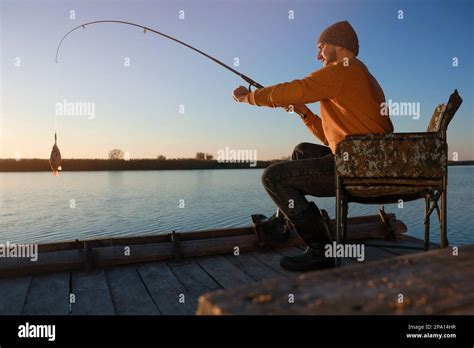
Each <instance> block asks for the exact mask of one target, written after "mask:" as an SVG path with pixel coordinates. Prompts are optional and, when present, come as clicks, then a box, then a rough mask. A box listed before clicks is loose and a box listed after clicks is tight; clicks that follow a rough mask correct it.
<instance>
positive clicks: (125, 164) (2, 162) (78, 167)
mask: <svg viewBox="0 0 474 348" xmlns="http://www.w3.org/2000/svg"><path fill="white" fill-rule="evenodd" d="M273 162H275V161H257V163H256V166H250V165H251V164H252V165H253V164H254V163H248V162H241V163H219V162H218V161H216V160H197V159H167V160H161V159H130V160H128V161H126V160H110V159H63V161H62V169H63V171H95V170H104V171H105V170H177V169H178V170H179V169H248V168H265V167H267V166H268V165H269V164H271V163H273ZM50 170H51V168H50V166H49V160H47V159H22V160H20V161H16V160H15V159H0V172H42V171H50Z"/></svg>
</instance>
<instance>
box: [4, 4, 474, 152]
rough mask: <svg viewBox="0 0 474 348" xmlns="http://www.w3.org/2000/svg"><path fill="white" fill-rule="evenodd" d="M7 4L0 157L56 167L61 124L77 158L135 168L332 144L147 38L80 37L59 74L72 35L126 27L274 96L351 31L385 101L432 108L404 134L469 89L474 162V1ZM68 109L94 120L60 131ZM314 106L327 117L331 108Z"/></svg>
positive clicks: (67, 122)
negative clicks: (144, 162)
mask: <svg viewBox="0 0 474 348" xmlns="http://www.w3.org/2000/svg"><path fill="white" fill-rule="evenodd" d="M0 3H1V20H0V30H1V53H0V59H1V63H0V67H1V78H0V81H1V92H0V94H1V108H0V111H1V117H0V132H1V133H0V136H1V138H0V158H14V157H15V156H16V155H17V154H19V155H20V156H21V158H33V157H34V158H48V157H49V153H50V151H51V146H52V145H53V142H54V130H55V123H57V130H58V144H59V146H60V149H61V152H62V155H63V157H64V158H105V157H106V156H107V153H108V151H109V150H110V149H113V148H120V149H122V150H124V151H126V152H129V153H130V156H131V158H155V157H156V156H158V155H160V154H161V155H165V156H167V157H194V154H195V153H196V152H198V151H202V152H207V153H211V154H214V155H216V154H217V152H218V151H219V150H220V149H224V148H226V147H229V148H232V149H252V150H254V149H256V150H257V152H258V159H259V160H265V159H272V158H281V157H282V156H288V155H289V154H290V153H291V151H292V149H293V147H294V146H295V145H296V144H298V143H300V142H303V141H308V142H315V143H319V141H318V140H317V139H316V138H315V137H314V136H313V135H312V134H311V133H310V132H309V131H308V130H307V129H306V127H305V126H304V124H303V123H302V122H301V120H300V119H299V118H298V117H297V116H296V115H291V114H288V113H286V112H284V111H283V110H281V109H270V108H259V107H255V106H250V105H247V104H239V103H236V102H235V101H234V100H233V99H232V96H231V93H232V91H233V90H234V89H235V88H236V87H237V86H238V85H245V82H243V81H242V80H241V79H240V78H239V77H237V76H236V75H234V74H232V73H230V72H228V71H227V70H225V69H223V68H222V67H220V66H218V65H217V64H215V63H213V62H211V61H210V60H208V59H206V58H204V57H202V56H200V55H198V54H197V53H195V52H193V51H191V50H189V49H187V48H185V47H183V46H180V45H178V44H176V43H174V42H172V41H169V40H166V39H164V38H161V37H158V36H157V35H154V34H152V33H147V34H144V33H143V31H141V30H140V29H138V28H133V27H130V26H125V25H118V24H98V25H95V26H89V27H86V29H85V30H82V29H81V30H78V31H76V32H74V33H73V34H72V35H71V36H69V37H68V38H67V39H66V41H65V42H64V44H63V46H62V48H61V52H60V56H59V63H55V53H56V47H57V45H58V42H59V40H60V38H61V37H62V36H63V35H64V33H66V32H67V31H68V30H70V29H71V28H73V27H75V26H77V25H79V24H81V23H84V22H88V21H94V20H99V19H119V20H125V21H131V22H136V23H139V24H142V25H145V26H149V27H151V28H154V29H156V30H158V31H162V32H164V33H167V34H169V35H172V36H175V37H176V38H178V39H180V40H183V41H185V42H187V43H189V44H191V45H193V46H195V47H197V48H199V49H201V50H203V51H205V52H207V53H208V54H210V55H213V56H215V57H216V58H218V59H221V60H222V61H223V62H224V63H226V64H229V65H231V66H232V65H233V63H234V59H235V58H236V57H237V58H238V59H239V63H240V65H239V66H237V67H234V68H235V69H237V70H239V71H241V72H242V73H244V74H246V75H248V76H250V77H252V78H253V79H255V80H256V81H258V82H259V83H261V84H263V85H272V84H276V83H279V82H285V81H291V80H293V79H298V78H303V77H305V76H307V75H308V74H309V73H311V72H312V71H315V70H317V69H319V68H321V63H320V62H318V61H317V60H316V40H317V38H318V36H319V33H320V32H321V31H322V30H323V29H324V28H326V27H327V26H328V25H330V24H332V23H334V22H338V21H341V20H348V21H349V22H350V23H351V24H352V26H353V27H354V29H355V30H356V32H357V34H358V37H359V42H360V55H359V59H360V60H361V61H363V62H364V63H365V64H366V65H367V66H368V68H369V70H370V71H371V73H372V74H373V75H374V76H375V77H376V79H377V80H378V81H379V83H380V85H381V86H382V88H383V89H384V91H385V96H386V99H387V100H388V99H391V100H392V101H397V102H419V103H420V107H421V117H420V118H419V119H413V117H407V116H393V117H392V122H393V124H394V126H395V131H397V132H409V131H425V130H426V127H427V125H428V122H429V120H430V118H431V115H432V112H433V110H434V108H435V106H436V105H437V104H439V103H442V102H446V101H447V98H448V97H449V95H450V94H451V93H452V91H453V90H454V89H455V88H457V89H458V90H459V93H460V95H461V97H463V99H464V102H463V104H462V106H461V108H460V109H459V111H458V113H457V114H456V116H455V118H454V120H453V121H452V124H451V126H450V128H449V132H448V142H449V152H450V153H452V152H458V153H459V159H460V160H469V159H474V145H473V144H474V143H473V140H472V135H473V133H474V126H473V111H474V110H473V96H474V87H473V85H474V69H473V58H474V57H473V44H472V43H473V32H474V27H473V11H474V5H473V2H472V1H469V0H465V1H462V0H455V1H427V0H422V1H421V0H420V1H377V0H360V1H349V0H345V1H315V0H312V1H273V0H272V1H270V0H265V1H263V0H260V1H250V0H248V1H240V0H239V1H237V0H221V1H209V0H203V1H41V0H38V1H21V0H20V1H18V0H15V1H8V0H0ZM71 10H73V11H75V19H70V11H71ZM180 10H183V11H184V16H185V18H184V19H180V18H179V15H180ZM399 10H402V11H403V17H404V18H403V19H399V18H398V16H399V12H398V11H399ZM289 11H294V19H289V18H288V17H289ZM454 57H456V58H457V59H458V66H457V67H453V64H452V63H453V58H454ZM18 58H19V59H18ZM127 59H129V61H130V66H128V67H127V66H125V65H126V64H125V63H126V62H128V60H127ZM18 65H19V66H18ZM64 100H67V101H71V102H78V101H80V102H88V103H93V104H94V105H95V115H94V116H95V117H93V118H92V117H87V116H86V115H83V116H67V115H63V116H58V117H57V119H56V117H55V106H56V103H58V102H60V103H62V102H63V101H64ZM180 105H183V106H184V113H180V111H182V109H181V110H180ZM309 107H310V108H311V109H312V110H313V111H314V112H315V113H317V114H319V104H318V103H315V104H312V105H309Z"/></svg>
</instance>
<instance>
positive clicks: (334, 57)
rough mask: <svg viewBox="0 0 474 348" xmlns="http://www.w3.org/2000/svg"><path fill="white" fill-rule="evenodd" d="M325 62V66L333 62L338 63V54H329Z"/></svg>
mask: <svg viewBox="0 0 474 348" xmlns="http://www.w3.org/2000/svg"><path fill="white" fill-rule="evenodd" d="M325 58H326V59H324V62H323V66H326V65H329V64H331V63H332V62H334V61H336V54H335V52H331V53H328V55H327V56H326V57H325Z"/></svg>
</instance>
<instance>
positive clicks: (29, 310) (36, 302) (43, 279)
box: [22, 272, 70, 315]
mask: <svg viewBox="0 0 474 348" xmlns="http://www.w3.org/2000/svg"><path fill="white" fill-rule="evenodd" d="M69 279H70V274H69V273H65V272H63V273H54V274H47V275H40V276H34V277H33V279H32V280H31V284H30V289H29V291H28V295H27V296H26V302H25V306H24V307H23V313H22V314H23V315H66V314H68V313H69Z"/></svg>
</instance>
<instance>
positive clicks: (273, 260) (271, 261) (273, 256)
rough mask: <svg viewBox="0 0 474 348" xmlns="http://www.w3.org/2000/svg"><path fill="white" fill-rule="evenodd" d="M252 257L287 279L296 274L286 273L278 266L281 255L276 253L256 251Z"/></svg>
mask: <svg viewBox="0 0 474 348" xmlns="http://www.w3.org/2000/svg"><path fill="white" fill-rule="evenodd" d="M254 256H255V258H257V259H258V260H259V261H261V262H263V263H264V264H266V265H267V266H269V267H271V268H272V269H273V270H275V271H276V272H278V273H279V274H281V275H282V276H285V277H289V276H292V275H295V274H296V273H295V272H291V271H287V270H286V269H283V268H282V267H281V266H280V260H281V258H282V254H280V253H277V252H276V251H273V250H272V251H257V252H255V254H254Z"/></svg>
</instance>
